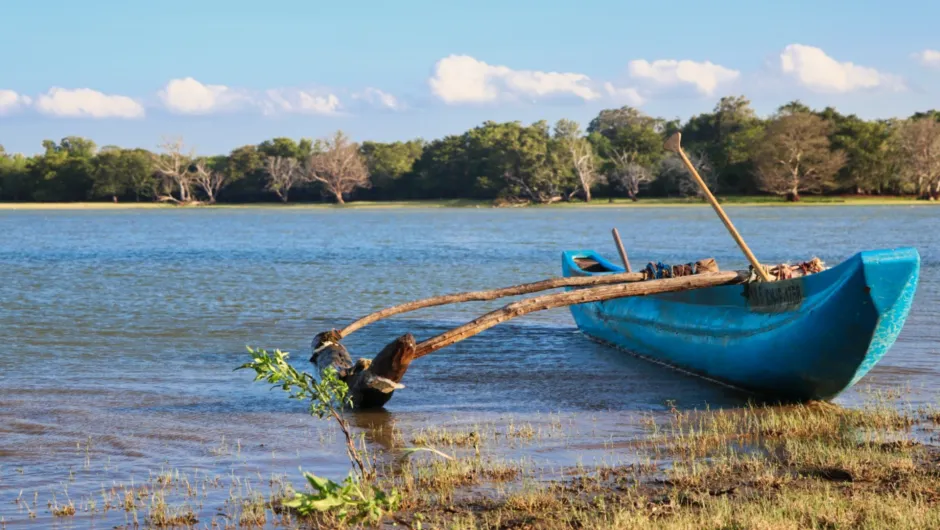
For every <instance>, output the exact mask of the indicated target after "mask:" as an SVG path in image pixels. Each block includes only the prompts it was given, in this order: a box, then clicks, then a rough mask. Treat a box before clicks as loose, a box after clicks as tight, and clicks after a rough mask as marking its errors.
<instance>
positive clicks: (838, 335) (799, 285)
mask: <svg viewBox="0 0 940 530" xmlns="http://www.w3.org/2000/svg"><path fill="white" fill-rule="evenodd" d="M680 138H681V134H680V133H678V132H677V133H674V134H673V135H672V136H670V137H669V139H668V140H666V143H665V144H664V148H665V149H666V150H668V151H672V152H674V153H676V154H677V155H678V156H679V157H680V158H681V159H682V162H683V164H685V166H686V168H687V169H688V170H689V173H690V175H691V176H692V178H693V179H694V180H695V182H696V183H697V184H698V186H699V188H700V189H701V191H702V193H703V194H704V196H705V198H706V199H707V200H708V202H709V203H711V205H712V207H713V208H714V209H715V212H716V213H717V214H718V216H719V218H720V219H721V221H722V223H723V224H724V225H725V228H727V230H728V232H729V233H730V234H731V236H732V237H733V238H734V240H735V242H736V243H737V244H738V246H739V247H740V248H741V251H742V252H743V253H744V255H745V257H746V258H747V260H748V262H750V264H751V269H750V273H749V272H747V271H725V272H717V271H716V270H712V268H711V267H708V266H705V267H703V269H704V270H703V271H699V270H698V269H699V264H696V266H695V270H694V271H691V270H686V268H684V267H683V268H682V271H681V274H678V276H677V277H667V278H661V277H660V276H661V274H659V273H657V272H656V270H651V271H650V274H649V275H648V274H645V273H639V272H637V273H634V272H631V271H630V262H629V260H628V259H627V254H626V251H625V250H624V248H623V244H622V242H621V241H620V236H619V234H618V233H617V230H616V229H614V230H613V233H614V239H615V241H616V242H617V247H618V251H619V253H620V256H621V259H622V260H623V261H624V265H625V267H624V268H620V267H619V266H616V265H613V264H612V263H610V262H608V261H606V260H605V259H604V258H603V257H601V256H600V255H598V254H597V253H596V252H594V251H569V252H565V253H563V255H562V270H563V272H564V277H562V278H549V279H547V280H542V281H538V282H531V283H525V284H520V285H515V286H511V287H504V288H501V289H490V290H487V291H471V292H465V293H456V294H450V295H441V296H435V297H432V298H426V299H423V300H415V301H412V302H407V303H404V304H399V305H397V306H393V307H389V308H386V309H383V310H380V311H376V312H374V313H371V314H369V315H366V316H364V317H362V318H360V319H359V320H356V321H355V322H353V323H351V324H349V325H347V326H346V327H345V328H343V329H333V330H328V331H324V332H321V333H318V334H317V335H316V336H315V337H314V338H313V341H312V343H311V347H312V350H313V354H312V356H311V357H310V361H311V362H312V363H314V364H315V365H317V367H318V368H319V370H320V373H321V374H322V373H324V372H325V371H326V370H334V369H335V370H336V373H337V374H338V377H339V378H340V379H341V380H342V381H344V382H345V383H346V384H347V385H348V386H349V396H350V401H351V403H352V405H353V406H354V407H357V408H373V407H381V406H384V405H385V403H386V402H388V400H389V399H391V397H392V393H393V392H394V391H395V390H397V389H400V388H404V385H402V384H401V381H402V378H403V377H404V375H405V372H406V371H407V370H408V367H409V366H410V364H411V362H412V361H414V360H415V359H419V358H421V357H423V356H425V355H428V354H430V353H432V352H435V351H437V350H440V349H442V348H446V347H447V346H450V345H452V344H454V343H456V342H459V341H461V340H464V339H467V338H469V337H472V336H474V335H476V334H478V333H481V332H483V331H485V330H487V329H489V328H491V327H493V326H496V325H498V324H500V323H502V322H505V321H507V320H510V319H513V318H517V317H520V316H523V315H526V314H529V313H532V312H535V311H545V310H548V309H553V308H557V307H565V306H567V307H570V308H571V313H572V315H573V316H574V320H575V322H576V323H577V325H578V328H580V329H581V331H582V332H583V333H584V334H585V335H587V336H589V337H591V338H594V339H595V340H598V341H601V342H606V343H608V344H611V345H614V346H617V347H620V348H623V349H625V350H627V351H629V352H631V353H633V354H635V355H638V356H640V357H644V358H646V359H649V360H652V361H656V362H659V363H662V364H667V365H670V366H673V367H675V368H679V369H682V370H685V371H687V372H691V373H694V374H697V375H700V376H703V377H706V378H709V379H712V380H716V381H719V382H722V383H725V384H728V385H731V386H734V387H737V388H741V389H745V390H749V391H751V392H755V393H758V394H761V395H763V396H765V397H767V398H770V399H774V400H787V401H791V400H796V401H804V400H817V399H821V400H828V399H831V398H833V397H835V396H836V395H838V394H839V393H840V392H842V391H843V390H845V389H846V388H849V387H851V386H852V385H854V384H855V383H856V382H858V380H859V379H861V378H862V377H863V376H864V375H865V374H866V373H868V371H869V370H871V368H872V367H873V366H874V365H875V363H877V362H878V361H879V360H880V359H881V358H882V357H883V356H884V354H885V353H886V352H887V351H888V348H890V347H891V345H892V344H894V341H895V339H897V336H898V334H899V333H900V331H901V327H902V326H903V325H904V320H905V319H906V318H907V314H908V312H909V311H910V308H911V302H912V301H913V299H914V291H915V290H916V288H917V279H918V274H919V272H920V256H919V255H918V254H917V251H916V250H915V249H913V248H903V249H897V250H878V251H869V252H862V253H859V254H856V255H855V256H853V257H852V258H850V259H848V260H846V261H845V262H844V263H842V264H840V265H838V266H836V267H834V268H832V269H830V270H821V267H817V266H815V265H813V264H814V262H807V263H805V264H803V265H801V266H800V267H799V268H800V269H801V272H803V273H804V274H802V275H800V276H797V277H795V278H794V277H792V274H791V272H793V270H792V268H785V267H784V266H780V267H777V268H776V270H777V276H778V278H783V279H777V280H776V281H775V280H774V278H772V277H771V273H772V272H773V269H768V268H766V267H765V266H764V265H762V264H761V263H760V262H759V261H758V260H757V258H756V257H755V256H754V253H753V252H751V250H750V248H749V247H748V246H747V245H746V244H745V243H744V239H743V238H742V237H741V235H740V234H739V233H738V231H737V229H736V228H735V227H734V225H733V224H732V223H731V220H730V219H729V218H728V216H727V214H726V213H725V212H724V210H723V209H722V208H721V206H720V205H719V204H718V201H717V200H716V199H715V197H714V196H713V195H712V193H711V191H710V190H709V189H708V186H706V185H705V182H704V181H703V180H702V178H701V176H700V175H699V174H698V171H697V170H696V169H695V167H694V166H693V165H692V163H691V162H690V161H689V159H688V157H687V156H686V155H685V153H684V152H683V151H682V148H681V146H680ZM814 261H815V260H814ZM586 262H590V263H591V265H590V266H583V265H582V264H583V263H586ZM702 263H703V264H705V262H702ZM706 265H707V264H706ZM808 265H813V266H810V267H807V268H806V269H803V266H808ZM689 269H691V267H689ZM820 270H821V272H818V271H820ZM687 272H693V274H687ZM805 273H814V274H805ZM752 274H753V275H755V277H751V276H752ZM645 280H648V281H645ZM559 288H565V289H566V291H565V292H562V293H554V294H543V295H539V296H534V297H531V298H526V299H523V300H519V301H516V302H512V303H510V304H508V305H506V306H504V307H502V308H500V309H497V310H495V311H491V312H489V313H486V314H484V315H482V316H480V317H478V318H476V319H474V320H472V321H470V322H467V323H466V324H463V325H461V326H458V327H456V328H454V329H451V330H448V331H445V332H444V333H441V334H439V335H437V336H435V337H431V338H429V339H426V340H424V341H422V342H420V343H419V342H417V341H416V340H415V338H414V336H412V335H411V334H410V333H406V334H404V335H402V336H400V337H398V338H397V339H395V340H394V341H392V342H390V343H389V344H388V345H387V346H385V348H383V349H382V350H381V351H380V352H379V353H378V354H377V355H376V356H375V357H374V358H373V359H372V360H369V359H359V360H358V361H355V362H354V361H353V358H352V356H351V355H350V354H349V352H348V351H347V350H346V348H345V347H344V346H343V344H342V340H343V339H344V338H345V337H347V336H349V334H350V333H353V332H355V331H356V330H358V329H361V328H362V327H363V326H366V325H369V324H371V323H373V322H376V321H378V320H381V319H383V318H388V317H391V316H394V315H398V314H401V313H405V312H409V311H416V310H418V309H423V308H427V307H435V306H439V305H444V304H454V303H462V302H472V301H485V300H495V299H498V298H505V297H510V296H518V295H523V294H531V293H537V292H542V291H549V290H553V289H559Z"/></svg>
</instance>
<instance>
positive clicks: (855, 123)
mask: <svg viewBox="0 0 940 530" xmlns="http://www.w3.org/2000/svg"><path fill="white" fill-rule="evenodd" d="M676 131H680V132H681V133H682V137H683V146H684V148H685V150H686V152H687V153H688V154H689V158H690V159H691V160H692V162H693V164H695V166H696V167H697V168H698V170H699V172H700V173H701V174H702V176H703V177H704V178H705V180H706V181H707V182H708V183H709V186H710V187H711V189H712V190H713V191H714V192H716V194H725V195H751V194H776V195H780V196H782V197H786V198H787V199H788V200H799V198H800V196H801V194H805V193H851V194H877V195H901V194H916V195H917V196H918V197H921V198H925V199H927V198H933V199H935V198H938V197H940V113H938V112H936V111H933V110H931V111H928V112H922V113H917V114H914V115H913V116H910V117H908V118H904V119H899V118H893V119H883V120H864V119H861V118H859V117H857V116H855V115H843V114H840V113H839V112H838V111H837V110H836V109H834V108H831V107H827V108H825V109H823V110H814V109H810V108H809V107H807V106H805V105H803V104H802V103H800V102H799V101H794V102H790V103H787V104H786V105H783V106H781V107H780V108H779V109H778V110H777V111H776V112H775V113H774V114H773V115H771V116H768V117H764V118H762V117H759V116H758V115H757V114H756V113H755V112H754V110H753V109H752V108H751V105H750V102H749V101H748V100H747V99H746V98H744V97H742V96H736V97H724V98H721V100H720V101H719V102H718V103H717V104H716V105H715V107H714V109H713V110H712V111H711V112H707V113H703V114H699V115H697V116H693V117H692V118H690V119H689V120H688V121H686V122H685V123H682V122H680V121H679V120H666V119H663V118H658V117H652V116H648V115H646V114H644V113H643V112H641V111H639V110H637V109H635V108H632V107H628V106H627V107H621V108H617V109H606V110H602V111H601V112H600V113H599V114H598V115H597V117H595V118H594V119H593V120H591V122H590V123H589V124H588V125H587V127H586V128H585V129H584V130H582V129H581V126H580V125H579V124H578V123H576V122H574V121H570V120H559V121H558V122H557V123H555V124H554V125H549V124H548V123H547V122H545V121H538V122H535V123H533V124H531V125H523V124H522V123H520V122H505V123H497V122H493V121H487V122H484V123H483V124H481V125H479V126H477V127H474V128H473V129H471V130H469V131H466V132H464V133H463V134H459V135H450V136H445V137H444V138H440V139H436V140H432V141H424V140H421V139H416V140H410V141H405V142H391V143H382V142H372V141H364V142H362V143H361V144H357V143H355V142H353V141H352V140H351V139H350V138H348V137H347V136H346V135H345V134H343V133H342V132H337V133H336V134H334V135H333V136H331V137H328V138H322V139H316V140H314V139H306V138H305V139H301V140H299V141H295V140H293V139H291V138H274V139H271V140H266V141H264V142H261V143H260V144H258V145H246V146H242V147H238V148H236V149H234V150H232V151H231V152H230V153H228V154H226V155H216V156H198V155H196V153H194V152H192V151H189V150H187V149H186V146H185V144H184V142H183V141H182V139H168V140H165V141H164V143H163V144H162V145H160V146H158V149H157V150H156V151H154V152H151V151H149V150H146V149H123V148H120V147H116V146H105V147H102V148H100V149H99V148H97V146H96V145H95V143H94V142H93V141H91V140H89V139H86V138H81V137H75V136H69V137H66V138H63V139H62V140H61V141H59V142H55V141H52V140H46V141H44V142H43V148H44V152H42V153H40V154H37V155H34V156H23V155H19V154H10V153H6V152H5V151H4V150H3V147H2V146H0V200H2V201H50V202H55V201H87V200H93V201H94V200H110V201H115V202H118V201H162V202H172V203H178V204H194V203H215V202H230V203H245V202H268V201H281V202H285V203H286V202H289V201H322V200H329V201H334V202H337V203H343V202H344V201H346V200H351V199H352V200H411V199H479V200H492V201H496V202H497V203H503V204H516V203H552V202H557V201H571V200H581V201H584V200H588V201H589V200H591V199H592V198H593V197H595V196H605V197H615V196H625V197H630V198H632V199H633V200H637V198H638V197H639V196H641V195H646V196H695V195H697V194H698V190H697V188H696V187H695V186H694V184H693V183H692V182H691V180H690V179H689V178H688V177H687V175H686V173H685V169H684V167H683V166H682V165H681V163H679V161H678V159H677V158H676V157H674V156H667V154H666V152H665V151H664V150H663V141H664V140H665V138H666V137H668V136H669V135H671V134H672V133H674V132H676Z"/></svg>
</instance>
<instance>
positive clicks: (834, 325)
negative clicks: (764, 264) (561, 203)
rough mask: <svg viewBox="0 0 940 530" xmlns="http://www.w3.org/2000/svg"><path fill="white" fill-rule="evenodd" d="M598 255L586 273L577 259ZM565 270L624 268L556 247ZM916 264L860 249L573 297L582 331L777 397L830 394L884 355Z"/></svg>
mask: <svg viewBox="0 0 940 530" xmlns="http://www.w3.org/2000/svg"><path fill="white" fill-rule="evenodd" d="M577 258H590V259H593V260H595V261H597V262H598V263H599V264H600V265H601V266H602V267H603V268H605V269H607V270H606V271H605V272H595V273H592V272H586V271H584V270H582V269H581V268H580V267H579V266H578V265H577V263H576V262H575V259H577ZM562 268H563V271H564V275H565V276H588V275H596V274H611V273H615V272H623V268H621V267H618V266H616V265H613V264H612V263H610V262H608V261H606V260H604V259H603V258H602V257H600V256H599V255H598V254H597V253H595V252H593V251H568V252H564V253H563V254H562ZM919 272H920V256H919V255H918V253H917V251H916V250H915V249H912V248H903V249H896V250H876V251H866V252H861V253H859V254H856V255H854V256H852V257H851V258H850V259H848V260H846V261H844V262H843V263H840V264H839V265H837V266H835V267H833V268H831V269H828V270H825V271H823V272H820V273H817V274H812V275H809V276H805V277H800V278H794V279H791V280H784V281H779V282H772V283H765V284H750V285H727V286H720V287H710V288H704V289H697V290H693V291H684V292H677V293H665V294H658V295H650V296H642V297H633V298H620V299H615V300H607V301H604V302H594V303H586V304H580V305H576V306H571V314H572V315H573V316H574V320H575V322H576V323H577V325H578V328H579V329H580V330H581V331H582V332H583V333H584V334H585V335H588V336H589V337H591V338H593V339H595V340H599V341H601V342H605V343H608V344H610V345H613V346H616V347H619V348H622V349H624V350H626V351H628V352H630V353H632V354H634V355H637V356H640V357H643V358H646V359H649V360H652V361H655V362H659V363H662V364H666V365H669V366H673V367H675V368H679V369H681V370H684V371H687V372H691V373H694V374H697V375H700V376H703V377H706V378H709V379H712V380H715V381H718V382H721V383H724V384H728V385H731V386H734V387H737V388H740V389H744V390H747V391H750V392H754V393H757V394H760V395H762V396H764V397H765V398H768V399H773V400H782V401H806V400H828V399H832V398H833V397H835V396H837V395H838V394H839V393H840V392H842V391H844V390H846V389H847V388H849V387H851V386H852V385H854V384H855V383H856V382H858V380H859V379H861V378H862V377H863V376H864V375H865V374H866V373H868V371H869V370H871V368H872V367H873V366H874V365H875V364H876V363H877V362H878V361H879V360H881V358H882V357H883V356H884V355H885V353H886V352H887V351H888V349H889V348H890V347H891V345H893V344H894V341H895V339H896V338H897V336H898V334H899V333H900V331H901V327H902V326H903V325H904V320H905V319H906V318H907V314H908V311H909V310H910V307H911V303H912V301H913V299H914V291H915V290H916V288H917V280H918V274H919Z"/></svg>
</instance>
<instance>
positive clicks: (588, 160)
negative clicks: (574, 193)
mask: <svg viewBox="0 0 940 530" xmlns="http://www.w3.org/2000/svg"><path fill="white" fill-rule="evenodd" d="M568 151H569V152H570V153H571V162H572V164H573V165H574V173H575V175H577V176H578V180H579V181H580V182H581V191H582V193H584V200H585V202H591V186H593V185H594V184H595V183H596V182H597V172H596V171H595V170H594V149H592V148H591V144H590V142H588V141H587V140H586V139H584V138H578V139H576V140H574V141H572V142H569V144H568Z"/></svg>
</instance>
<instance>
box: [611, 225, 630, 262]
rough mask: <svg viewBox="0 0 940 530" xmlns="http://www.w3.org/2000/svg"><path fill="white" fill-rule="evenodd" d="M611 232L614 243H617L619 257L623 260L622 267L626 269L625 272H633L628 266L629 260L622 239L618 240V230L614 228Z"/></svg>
mask: <svg viewBox="0 0 940 530" xmlns="http://www.w3.org/2000/svg"><path fill="white" fill-rule="evenodd" d="M611 232H612V233H613V235H614V243H616V244H617V252H619V253H620V259H621V260H622V261H623V268H624V269H626V271H627V272H633V270H632V269H631V268H630V260H629V259H628V258H627V251H626V250H624V248H623V241H621V240H620V232H618V231H617V229H616V228H614V229H613V230H612V231H611Z"/></svg>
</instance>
